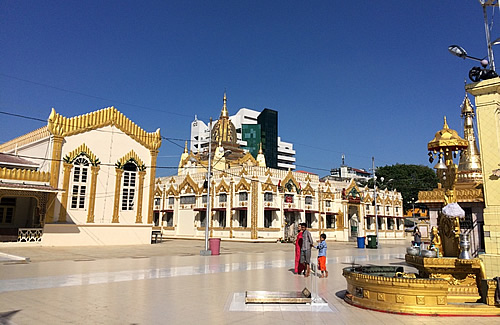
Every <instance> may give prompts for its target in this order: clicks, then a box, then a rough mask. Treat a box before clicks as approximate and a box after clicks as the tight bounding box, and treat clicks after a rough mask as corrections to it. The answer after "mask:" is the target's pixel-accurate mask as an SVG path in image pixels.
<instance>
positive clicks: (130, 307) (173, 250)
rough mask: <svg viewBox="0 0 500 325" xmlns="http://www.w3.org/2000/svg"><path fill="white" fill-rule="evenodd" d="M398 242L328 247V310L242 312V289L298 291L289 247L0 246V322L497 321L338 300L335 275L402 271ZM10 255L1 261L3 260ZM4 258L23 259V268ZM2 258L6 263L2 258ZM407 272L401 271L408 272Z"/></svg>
mask: <svg viewBox="0 0 500 325" xmlns="http://www.w3.org/2000/svg"><path fill="white" fill-rule="evenodd" d="M406 245H407V243H406V242H403V241H399V242H382V248H380V249H377V250H369V249H357V248H355V243H335V242H328V246H329V249H328V269H329V273H330V276H329V278H327V279H318V291H319V295H320V296H321V297H322V298H324V299H325V300H326V301H327V302H328V306H327V307H328V308H326V309H322V310H314V311H312V310H311V308H309V309H308V308H297V307H293V308H292V307H287V306H281V307H279V306H278V307H276V306H274V307H273V306H269V307H265V308H264V307H262V308H253V309H251V311H250V310H249V309H246V310H245V311H242V309H241V308H240V307H241V305H238V303H237V301H236V300H238V299H239V298H238V297H241V294H242V293H244V292H245V291H247V290H251V291H258V290H267V291H299V290H302V289H303V288H304V287H308V288H311V278H308V279H306V278H304V277H301V276H297V275H294V274H293V273H292V272H291V268H292V267H293V257H294V247H293V245H291V244H279V243H259V244H252V243H238V242H224V241H223V242H222V248H221V253H222V254H221V255H220V256H207V257H203V256H199V251H200V249H203V247H204V243H203V241H190V240H169V241H166V242H163V243H161V244H155V245H144V246H115V247H73V248H70V247H65V248H55V247H36V246H30V247H14V246H9V245H4V246H0V252H1V253H4V254H0V315H1V313H7V312H12V311H16V310H19V311H18V312H17V313H15V314H13V315H11V316H10V321H11V322H12V323H13V324H33V323H36V324H253V325H256V324H358V325H359V324H391V325H392V324H468V323H471V322H473V323H474V324H495V323H498V322H499V321H500V319H499V318H486V317H417V316H403V315H394V314H388V313H380V312H374V311H368V310H363V309H359V308H356V307H352V306H350V305H348V304H346V303H345V302H344V301H343V300H342V298H341V297H342V294H343V290H345V288H346V283H345V280H344V278H343V277H342V275H341V273H342V268H343V267H345V266H347V265H350V264H352V263H353V262H355V263H358V264H385V265H390V264H392V265H404V252H405V246H406ZM7 254H9V255H7ZM11 255H14V256H21V257H28V258H30V262H25V261H23V260H19V259H17V260H16V259H14V258H13V257H12V256H11ZM9 256H11V257H10V258H9ZM408 269H409V268H408ZM0 317H1V316H0ZM2 321H4V323H5V319H2V318H0V324H4V323H2Z"/></svg>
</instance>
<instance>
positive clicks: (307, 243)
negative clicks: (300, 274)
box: [300, 223, 314, 278]
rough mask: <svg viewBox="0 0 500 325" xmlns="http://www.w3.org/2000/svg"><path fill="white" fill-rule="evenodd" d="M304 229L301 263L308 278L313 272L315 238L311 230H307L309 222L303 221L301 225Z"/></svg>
mask: <svg viewBox="0 0 500 325" xmlns="http://www.w3.org/2000/svg"><path fill="white" fill-rule="evenodd" d="M300 227H301V229H302V248H301V249H300V263H302V264H303V265H304V269H305V270H306V274H304V276H305V277H306V278H307V277H308V276H309V275H310V274H311V248H312V247H314V244H313V239H312V236H311V233H310V232H309V230H307V224H306V223H302V224H301V225H300Z"/></svg>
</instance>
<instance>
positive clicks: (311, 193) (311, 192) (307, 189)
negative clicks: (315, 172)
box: [302, 175, 315, 196]
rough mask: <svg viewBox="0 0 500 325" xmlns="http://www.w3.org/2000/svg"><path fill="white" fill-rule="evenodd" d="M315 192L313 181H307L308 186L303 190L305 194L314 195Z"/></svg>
mask: <svg viewBox="0 0 500 325" xmlns="http://www.w3.org/2000/svg"><path fill="white" fill-rule="evenodd" d="M307 176H309V175H307ZM314 193H315V192H314V189H313V188H312V186H311V183H309V182H307V184H306V186H305V187H304V189H303V190H302V194H303V195H313V196H314Z"/></svg>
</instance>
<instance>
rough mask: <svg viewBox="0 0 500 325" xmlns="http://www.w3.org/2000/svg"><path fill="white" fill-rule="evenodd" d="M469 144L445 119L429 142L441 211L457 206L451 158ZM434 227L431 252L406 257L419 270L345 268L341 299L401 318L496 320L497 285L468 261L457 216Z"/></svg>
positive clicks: (475, 260)
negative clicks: (446, 317) (400, 316)
mask: <svg viewBox="0 0 500 325" xmlns="http://www.w3.org/2000/svg"><path fill="white" fill-rule="evenodd" d="M468 145H469V144H468V141H467V140H464V139H463V138H461V137H460V136H459V135H458V134H457V132H456V131H455V130H452V129H450V128H449V127H448V124H447V122H446V117H445V118H444V126H443V129H442V130H440V131H438V132H437V133H436V135H435V137H434V139H432V140H431V141H430V142H429V143H428V146H427V147H428V149H429V156H430V158H429V160H430V161H431V162H432V161H433V160H434V158H433V157H434V156H437V158H438V163H437V164H436V166H434V168H435V169H436V170H437V174H438V177H439V179H440V181H441V184H439V188H440V189H441V188H442V190H443V192H444V196H443V201H444V202H443V203H444V205H445V208H446V206H450V207H452V206H454V205H456V206H458V204H457V203H456V202H457V200H456V195H455V183H456V181H457V165H456V164H455V163H454V161H453V158H456V156H457V153H458V152H460V151H464V150H465V149H467V147H468ZM462 212H463V210H462ZM438 225H439V227H438V228H436V227H433V229H432V234H433V236H432V237H433V238H432V242H431V245H430V246H431V248H430V250H422V251H421V253H420V254H418V251H417V252H416V253H415V252H414V251H413V252H414V253H413V254H415V255H411V254H406V256H405V260H406V262H407V263H408V264H409V265H411V266H413V267H415V268H416V269H417V270H418V273H417V274H414V273H405V272H404V271H403V268H402V267H393V266H352V267H347V268H344V270H343V275H344V277H345V278H346V280H347V293H346V295H345V298H344V299H345V301H347V302H348V303H350V304H352V305H355V306H359V307H363V308H368V309H373V310H378V311H387V312H394V313H402V314H419V315H457V316H463V315H470V316H479V315H481V316H500V305H495V301H494V293H495V290H496V281H493V280H486V279H485V275H484V267H483V265H482V263H481V261H480V260H479V258H471V257H470V254H469V253H468V245H469V243H468V238H467V237H466V236H460V223H459V219H458V217H456V216H452V217H450V216H449V215H444V214H442V213H441V214H440V215H439V219H438ZM408 251H409V252H412V250H410V249H409V250H408ZM430 256H435V257H430Z"/></svg>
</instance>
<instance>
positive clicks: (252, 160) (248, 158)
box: [238, 152, 258, 166]
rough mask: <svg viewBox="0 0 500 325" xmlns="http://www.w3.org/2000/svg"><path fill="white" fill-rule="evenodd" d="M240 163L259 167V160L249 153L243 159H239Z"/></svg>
mask: <svg viewBox="0 0 500 325" xmlns="http://www.w3.org/2000/svg"><path fill="white" fill-rule="evenodd" d="M238 163H239V164H241V165H245V164H246V165H250V166H257V165H258V163H257V160H255V158H254V157H253V156H252V154H251V153H250V152H247V153H246V154H245V155H244V156H243V157H241V158H240V159H238Z"/></svg>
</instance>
